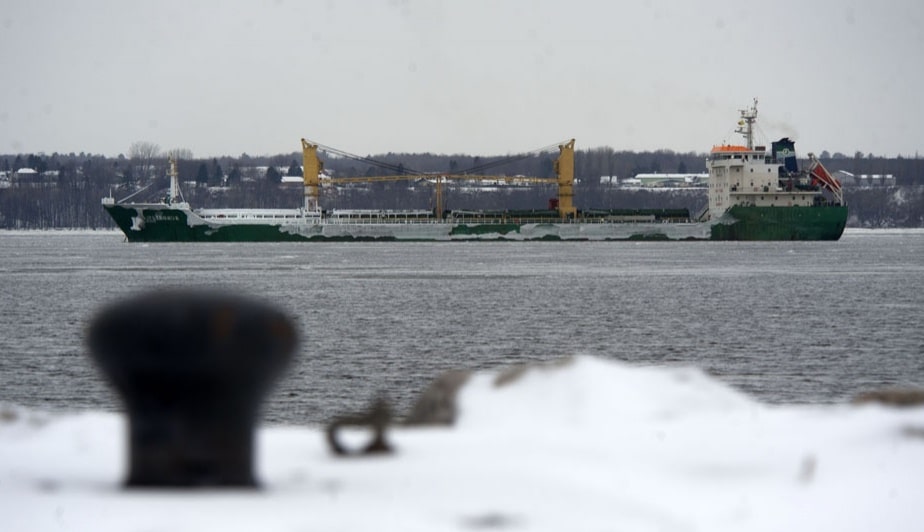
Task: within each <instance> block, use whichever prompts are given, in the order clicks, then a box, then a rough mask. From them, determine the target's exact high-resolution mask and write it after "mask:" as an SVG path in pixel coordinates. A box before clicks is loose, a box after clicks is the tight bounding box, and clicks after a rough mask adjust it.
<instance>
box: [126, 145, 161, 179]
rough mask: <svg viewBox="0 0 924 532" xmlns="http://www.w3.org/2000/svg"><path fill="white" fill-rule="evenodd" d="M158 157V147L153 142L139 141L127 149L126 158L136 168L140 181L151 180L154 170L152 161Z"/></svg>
mask: <svg viewBox="0 0 924 532" xmlns="http://www.w3.org/2000/svg"><path fill="white" fill-rule="evenodd" d="M158 156H160V146H158V145H157V144H154V143H153V142H148V141H145V140H139V141H137V142H133V143H132V145H131V146H129V148H128V157H129V159H131V161H132V164H134V165H135V166H136V167H137V170H138V173H137V175H139V176H140V178H141V181H145V180H147V179H150V178H152V177H153V176H152V175H151V171H152V170H153V168H154V159H156V158H157V157H158Z"/></svg>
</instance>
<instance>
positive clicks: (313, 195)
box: [302, 139, 577, 220]
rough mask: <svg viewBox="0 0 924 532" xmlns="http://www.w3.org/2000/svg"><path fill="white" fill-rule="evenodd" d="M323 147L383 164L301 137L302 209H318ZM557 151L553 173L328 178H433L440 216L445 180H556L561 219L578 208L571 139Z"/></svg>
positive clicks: (343, 180)
mask: <svg viewBox="0 0 924 532" xmlns="http://www.w3.org/2000/svg"><path fill="white" fill-rule="evenodd" d="M319 148H321V149H324V150H326V151H333V152H335V153H340V154H344V155H347V156H349V157H351V158H354V159H357V160H360V161H365V162H369V163H376V164H379V165H380V166H382V165H381V164H380V163H377V162H376V161H372V160H371V159H368V158H365V157H358V156H352V155H349V154H346V153H345V152H340V151H339V150H333V149H332V148H326V147H321V145H320V144H312V143H311V142H309V141H307V140H305V139H302V158H303V165H304V166H303V168H304V171H303V172H304V173H303V176H304V177H303V180H304V185H305V209H306V210H309V211H318V210H319V209H320V196H321V178H320V175H321V171H322V170H323V169H324V163H323V162H322V161H321V160H320V159H319V158H318V149H319ZM558 149H559V154H558V158H557V159H556V160H555V164H554V170H555V174H556V177H528V176H514V177H511V176H498V175H469V174H455V173H442V174H421V173H411V174H395V175H381V176H366V177H334V178H330V179H329V180H327V179H325V181H329V182H330V183H331V184H347V183H372V182H377V181H378V182H381V181H410V180H421V179H423V180H428V181H434V182H435V184H436V216H437V217H438V218H442V216H443V183H444V182H445V181H448V180H484V179H488V180H494V181H506V182H507V183H514V182H516V183H542V184H552V183H554V184H557V185H558V206H557V207H558V212H559V214H560V215H561V218H562V220H564V219H567V218H573V217H574V215H575V213H576V212H577V209H576V208H575V207H574V139H571V140H570V141H568V142H566V143H564V144H559V145H558ZM384 166H385V167H386V168H392V169H395V170H397V169H398V168H397V167H393V166H391V165H384Z"/></svg>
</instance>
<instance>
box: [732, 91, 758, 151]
mask: <svg viewBox="0 0 924 532" xmlns="http://www.w3.org/2000/svg"><path fill="white" fill-rule="evenodd" d="M738 112H740V113H741V120H739V121H738V129H736V130H735V133H740V134H742V135H744V138H745V140H747V143H748V150H753V149H754V122H755V121H756V120H757V98H754V105H752V106H751V108H750V109H741V110H739V111H738Z"/></svg>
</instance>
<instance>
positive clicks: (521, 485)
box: [0, 357, 924, 532]
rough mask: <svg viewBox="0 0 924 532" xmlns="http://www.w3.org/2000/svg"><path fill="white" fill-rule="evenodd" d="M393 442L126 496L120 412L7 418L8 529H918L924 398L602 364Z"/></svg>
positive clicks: (506, 391)
mask: <svg viewBox="0 0 924 532" xmlns="http://www.w3.org/2000/svg"><path fill="white" fill-rule="evenodd" d="M497 383H498V374H488V373H482V374H477V375H475V376H473V377H472V378H471V379H469V381H468V382H467V384H466V385H465V386H464V387H463V388H462V390H461V391H460V394H459V396H458V419H457V422H456V424H455V425H454V426H453V427H445V428H410V427H405V428H395V429H392V430H391V431H390V432H389V440H390V441H391V443H392V444H393V446H394V447H395V448H396V452H395V454H392V455H387V456H377V457H362V458H337V457H334V456H333V455H332V454H330V453H329V452H328V450H327V449H326V446H325V443H324V434H323V430H321V428H319V427H309V428H296V427H271V428H265V429H263V430H261V432H260V434H259V449H258V458H257V471H258V475H259V477H260V478H261V479H262V484H263V489H262V490H259V491H246V490H198V491H195V490H194V491H167V490H131V491H125V490H123V489H122V488H121V486H120V482H121V480H122V475H123V474H124V471H125V468H124V464H123V462H124V459H125V456H126V449H125V448H124V442H125V435H124V420H123V419H122V418H121V417H120V416H118V415H114V414H102V413H83V414H71V415H57V416H53V415H49V414H42V413H35V412H28V411H24V410H21V409H15V408H12V407H6V408H5V409H3V410H2V411H0V414H2V415H0V419H2V421H0V508H2V514H3V521H4V529H7V530H17V531H28V530H120V531H123V530H145V531H149V530H202V529H214V528H219V527H220V528H221V529H223V530H258V529H259V530H346V531H349V530H401V531H413V530H421V531H423V530H426V531H433V530H478V529H499V530H554V531H560V530H704V531H722V530H728V531H736V532H737V531H743V530H768V531H770V530H773V531H779V530H811V531H818V530H831V531H835V530H836V531H849V530H857V531H860V530H864V531H866V530H910V529H916V528H918V527H920V526H922V525H921V524H920V523H919V521H921V516H922V515H924V514H922V512H921V511H920V509H919V505H920V501H921V500H924V480H922V477H921V471H922V466H924V408H905V409H896V408H887V407H883V406H874V405H867V406H847V405H845V406H837V407H830V406H827V407H820V406H814V407H800V406H789V407H771V406H767V405H762V404H759V403H756V402H754V401H753V400H751V399H749V398H748V397H746V396H744V395H742V394H741V393H738V392H737V391H735V390H733V389H730V388H728V387H727V386H725V385H723V384H721V383H719V382H718V381H717V380H715V379H713V378H711V377H709V376H707V375H705V374H703V373H702V372H699V371H697V370H693V369H674V368H671V369H664V368H660V369H653V368H639V367H631V366H627V365H624V364H620V363H615V362H609V361H602V360H598V359H594V358H584V357H582V358H577V359H574V360H572V361H571V362H570V363H568V364H564V365H559V366H553V367H543V368H534V369H530V370H528V371H526V372H524V373H522V374H520V375H518V376H517V377H516V378H513V379H512V380H509V381H507V382H504V383H503V384H501V385H498V384H497Z"/></svg>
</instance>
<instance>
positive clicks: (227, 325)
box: [87, 289, 297, 487]
mask: <svg viewBox="0 0 924 532" xmlns="http://www.w3.org/2000/svg"><path fill="white" fill-rule="evenodd" d="M87 343H88V346H89V348H90V352H91V354H92V357H93V358H94V360H95V361H96V363H97V365H98V366H99V367H100V368H101V369H102V371H103V373H104V374H105V375H106V377H107V378H108V379H109V381H110V382H111V383H112V384H113V385H114V387H115V389H116V391H117V392H118V393H119V394H120V395H121V397H122V399H123V401H124V402H125V406H126V409H127V410H128V415H129V443H130V452H129V454H130V462H129V469H130V470H129V474H128V479H127V480H126V485H127V486H148V487H158V486H161V487H196V486H200V487H205V486H240V487H253V486H256V480H255V478H254V474H253V440H254V432H255V425H256V422H257V419H258V416H259V413H260V402H261V400H262V399H263V397H264V395H266V393H267V392H268V391H269V389H270V387H271V385H272V384H273V382H274V381H275V379H276V378H277V377H278V376H279V375H280V374H281V373H282V370H283V369H284V368H285V367H286V365H287V364H288V362H289V361H290V359H291V357H292V353H293V352H294V350H295V347H296V344H297V334H296V331H295V327H294V325H293V324H292V322H291V320H290V319H289V318H288V317H286V316H285V315H284V314H283V313H282V312H280V311H279V310H277V309H275V308H272V307H270V306H268V305H266V304H262V303H258V302H255V301H252V300H249V299H245V298H242V297H238V296H233V295H229V294H223V293H218V292H206V291H196V290H179V289H177V290H166V291H155V292H148V293H145V294H141V295H138V296H135V297H132V298H129V299H126V300H123V301H120V302H117V303H115V304H113V305H110V306H109V307H107V308H105V309H103V310H102V311H101V312H100V313H99V314H98V315H97V316H96V318H95V319H94V321H93V322H92V324H91V325H90V328H89V332H88V337H87Z"/></svg>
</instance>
